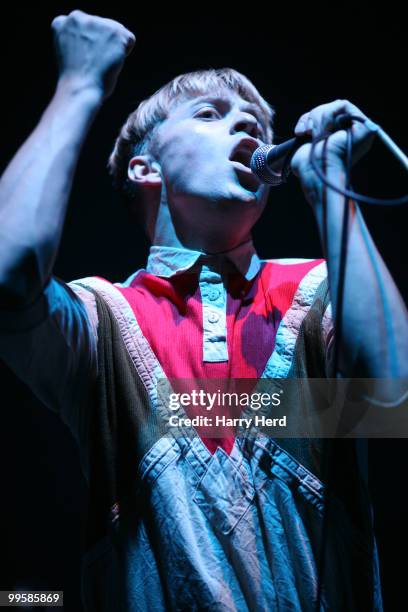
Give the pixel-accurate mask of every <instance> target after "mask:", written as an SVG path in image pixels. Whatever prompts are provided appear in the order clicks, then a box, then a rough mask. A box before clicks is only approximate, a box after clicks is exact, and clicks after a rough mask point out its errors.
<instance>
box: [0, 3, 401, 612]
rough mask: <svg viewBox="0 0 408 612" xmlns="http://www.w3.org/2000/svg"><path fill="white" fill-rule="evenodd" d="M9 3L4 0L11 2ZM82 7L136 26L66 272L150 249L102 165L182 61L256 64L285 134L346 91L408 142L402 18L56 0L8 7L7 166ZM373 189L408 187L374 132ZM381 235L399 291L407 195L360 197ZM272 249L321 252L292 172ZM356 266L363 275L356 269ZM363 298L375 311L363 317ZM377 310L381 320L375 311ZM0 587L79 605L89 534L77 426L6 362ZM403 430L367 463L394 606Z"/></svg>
mask: <svg viewBox="0 0 408 612" xmlns="http://www.w3.org/2000/svg"><path fill="white" fill-rule="evenodd" d="M4 6H5V5H4ZM74 8H80V9H82V10H84V11H87V12H90V13H95V14H100V15H102V16H106V17H111V18H113V19H117V20H119V21H121V22H122V23H123V24H124V25H126V26H127V27H128V28H129V29H130V30H132V31H133V32H135V34H136V36H137V43H136V47H135V49H134V51H133V53H132V55H131V56H130V57H129V58H128V60H127V62H126V66H125V68H124V70H123V73H122V75H121V78H120V81H119V84H118V87H117V89H116V91H115V93H114V95H113V96H112V97H111V98H110V99H109V100H108V101H107V102H106V104H105V105H104V107H103V108H102V110H101V112H100V114H99V116H98V118H97V120H96V121H95V124H94V125H93V127H92V129H91V132H90V134H89V137H88V139H87V142H86V144H85V146H84V149H83V151H82V155H81V159H80V163H79V167H78V171H77V174H76V178H75V183H74V187H73V192H72V197H71V203H70V208H69V211H68V215H67V221H66V225H65V230H64V235H63V240H62V244H61V247H60V251H59V255H58V259H57V262H56V265H55V273H56V274H57V275H58V276H59V277H61V278H63V279H65V280H72V279H74V278H80V277H83V276H87V275H91V274H97V275H99V276H104V277H106V278H108V279H109V280H112V281H119V280H122V279H124V278H126V277H127V276H128V275H129V274H130V273H131V272H132V271H134V270H136V269H137V268H139V267H141V266H143V265H144V262H145V257H146V251H147V248H148V245H147V242H146V240H145V238H144V236H143V234H142V232H141V231H140V230H139V228H137V227H130V226H129V224H128V222H127V217H126V215H125V213H124V211H123V209H122V205H121V202H120V201H119V199H118V198H117V196H116V195H115V194H114V193H113V191H111V189H110V184H109V178H108V176H107V173H106V171H105V166H106V160H107V157H108V155H109V152H110V149H111V146H112V143H113V140H114V138H115V136H116V133H117V131H118V129H119V127H120V125H121V124H122V122H123V121H124V119H125V117H126V116H127V114H128V113H129V112H130V111H131V110H133V108H134V107H135V106H136V104H137V103H138V102H139V101H140V100H142V99H144V98H145V97H147V96H148V95H150V94H151V93H152V92H153V91H155V90H156V89H157V88H158V87H159V86H161V85H162V84H163V83H164V82H167V81H168V80H169V79H171V78H172V77H173V76H175V75H177V74H179V73H181V72H186V71H190V70H195V69H198V68H209V67H222V66H231V67H234V68H236V69H238V70H240V71H241V72H243V73H245V74H246V75H247V76H249V77H250V78H251V79H252V80H253V82H254V83H255V85H256V86H257V87H258V89H259V90H260V91H261V93H262V94H263V95H264V97H265V98H266V99H267V100H268V101H269V102H271V103H272V104H273V106H274V107H275V109H276V114H277V116H276V124H275V132H276V136H277V138H278V139H282V140H284V139H285V138H288V137H290V136H291V134H292V130H293V127H294V125H295V123H296V121H297V118H298V117H299V116H300V115H301V114H302V113H303V112H305V111H307V110H309V109H311V108H313V107H314V106H316V105H318V104H321V103H324V102H328V101H330V100H334V99H336V98H348V99H350V100H351V101H352V102H353V103H354V104H356V105H357V106H359V107H360V108H361V109H362V110H363V111H364V112H365V114H367V115H368V116H369V117H371V118H372V119H373V120H374V121H377V122H378V123H380V125H382V127H383V128H384V129H385V130H386V131H387V132H388V133H389V134H390V135H391V136H392V137H393V138H394V139H395V140H396V141H397V142H398V143H399V145H400V146H401V147H402V148H404V145H406V132H405V133H404V130H403V128H404V127H405V107H406V100H405V99H404V91H403V84H404V72H405V71H404V63H403V61H402V59H401V57H400V56H401V54H402V52H403V44H402V41H403V38H404V34H405V32H404V25H403V24H404V19H403V18H402V13H398V10H397V9H396V7H395V6H392V5H391V4H389V5H388V13H387V14H386V13H385V12H384V8H383V12H380V11H379V9H375V8H373V7H372V6H371V7H370V8H369V9H368V8H364V7H362V6H357V7H356V6H354V7H353V8H352V9H350V11H348V10H347V7H346V6H345V5H344V4H343V5H342V8H341V12H340V10H339V9H337V8H336V7H333V8H332V9H328V8H326V9H324V10H323V9H318V8H317V7H313V6H311V5H308V6H307V7H306V8H304V9H303V10H302V11H301V12H299V11H298V9H297V8H296V7H295V6H292V7H291V8H289V9H288V10H286V11H285V10H282V9H281V10H279V11H277V9H276V7H273V8H270V7H269V6H261V5H258V6H257V7H255V6H252V5H251V3H248V6H244V5H243V6H242V7H241V8H238V7H236V8H234V9H233V8H230V9H227V11H226V12H225V13H224V12H223V14H222V17H221V6H220V5H217V4H216V3H207V4H197V5H194V6H193V5H191V6H190V8H189V9H188V10H186V9H185V8H182V7H181V6H180V7H176V6H174V7H173V9H172V10H171V9H169V8H167V10H166V11H165V12H163V9H162V8H161V7H160V6H159V5H157V4H156V3H152V5H151V6H150V7H149V6H146V5H145V6H143V7H141V6H137V5H136V4H134V3H133V4H132V3H129V4H128V5H127V7H126V8H125V7H124V5H123V6H121V5H120V4H119V3H118V2H114V3H111V5H105V6H103V8H102V7H101V4H100V3H98V4H96V3H90V2H82V3H80V2H78V4H73V3H63V2H55V3H48V4H42V5H41V6H39V7H33V6H32V5H29V4H28V5H27V6H23V5H21V3H20V4H19V6H15V7H13V6H10V5H9V6H8V7H6V8H4V9H2V26H1V28H2V37H1V48H2V72H1V82H2V102H3V105H2V108H3V112H2V122H1V124H2V145H3V146H2V148H1V163H2V168H4V167H5V166H6V164H7V161H8V160H9V159H10V158H11V156H12V155H13V154H14V152H15V151H16V150H17V148H18V146H19V145H20V144H21V143H22V142H23V140H24V139H25V138H26V136H27V135H28V134H29V132H30V131H31V130H32V129H33V127H34V126H35V124H36V122H37V121H38V119H39V117H40V114H41V112H42V110H43V109H44V107H45V106H46V104H47V102H48V100H49V98H50V96H51V95H52V92H53V89H54V85H55V77H56V66H55V61H54V52H53V45H52V37H51V31H50V23H51V20H52V18H53V17H54V16H56V15H58V14H67V13H68V12H69V11H71V10H73V9H74ZM353 176H354V185H355V187H356V188H358V189H361V190H362V191H363V192H365V193H370V194H372V195H377V196H384V197H385V196H397V195H400V194H402V193H403V192H404V190H405V191H406V180H405V178H404V175H403V171H402V169H401V168H400V167H399V166H398V163H397V162H396V161H394V160H393V158H392V157H391V156H390V155H389V154H388V153H387V152H386V151H385V150H384V149H383V147H382V146H381V145H379V144H375V145H374V146H373V148H372V151H371V152H370V154H369V155H368V156H366V158H365V159H364V160H363V161H362V162H360V164H359V165H358V166H357V167H356V168H355V170H354V171H353ZM363 212H364V215H365V218H366V220H367V223H368V225H369V228H370V231H371V232H372V234H373V236H374V239H375V241H376V244H377V246H378V248H379V249H380V251H381V253H382V255H383V257H384V259H385V261H386V263H387V264H388V266H389V268H390V270H391V272H392V274H393V276H394V278H395V280H396V282H397V284H398V286H399V288H400V290H401V292H402V294H403V296H404V298H405V300H407V297H408V282H407V281H408V279H407V276H406V274H405V265H404V263H405V262H406V260H407V244H406V243H407V241H406V240H405V220H406V208H405V209H404V208H402V207H399V208H384V207H381V208H378V207H371V208H369V207H368V206H364V207H363ZM255 239H256V245H257V247H258V251H259V253H260V255H261V256H263V257H296V256H297V257H318V256H321V250H320V245H319V241H318V237H317V232H316V229H315V225H314V220H313V217H312V213H311V210H310V209H309V207H308V205H307V204H306V202H305V200H304V198H303V195H302V193H301V190H300V187H299V185H298V184H297V182H296V179H294V178H292V179H291V180H290V181H289V183H288V184H287V185H286V186H285V187H283V188H277V189H275V190H274V191H273V193H272V195H271V199H270V203H269V206H268V208H267V210H266V212H265V214H264V216H263V218H262V222H261V223H260V224H259V225H258V227H257V228H256V231H255ZM362 280H363V279H362ZM369 317H370V313H367V319H368V320H369ZM371 324H373V325H375V321H373V322H372V323H371ZM1 390H2V393H1V398H2V399H1V404H2V405H1V440H0V441H1V447H0V448H1V455H0V466H1V468H0V469H1V483H2V487H1V536H0V537H1V548H0V550H1V553H0V554H1V558H2V562H3V569H2V570H1V574H0V587H1V588H3V589H4V588H30V589H35V588H37V589H39V588H48V589H61V590H64V592H65V601H66V604H65V609H66V610H76V611H78V610H81V605H80V599H79V575H80V549H81V537H82V533H83V528H84V523H83V517H84V510H85V484H84V481H83V479H82V476H81V472H80V468H79V460H78V456H77V452H76V449H75V446H74V443H73V441H72V439H71V436H70V434H69V432H68V431H67V430H66V429H65V428H64V427H63V426H62V425H61V424H60V422H59V421H58V420H57V418H56V417H55V416H54V415H53V414H50V413H49V412H48V411H47V410H46V409H45V408H44V407H43V406H41V405H40V404H39V403H38V402H37V401H36V400H35V398H33V397H32V395H31V394H30V392H29V391H28V389H26V388H25V387H24V386H22V385H21V384H19V383H18V381H16V379H15V378H14V376H13V375H12V374H11V372H10V371H9V370H8V369H7V367H5V366H3V367H2V368H1ZM407 448H408V447H407V443H406V441H405V440H375V441H370V443H369V462H370V463H369V477H370V487H371V494H372V497H373V503H374V510H375V524H376V533H377V539H378V544H379V550H380V560H381V567H382V582H383V591H384V599H385V603H386V609H388V610H392V609H394V602H395V601H397V599H399V598H401V600H402V601H403V600H404V599H405V593H404V586H405V585H404V579H405V571H404V570H405V564H402V562H399V561H397V558H398V555H400V554H401V556H400V558H403V557H402V553H403V552H404V550H405V549H406V546H407V543H408V542H407V529H406V527H405V522H404V517H405V515H406V511H407V506H406V501H405V500H404V485H405V482H406V477H405V475H406V471H405V468H406V459H405V458H406V451H407Z"/></svg>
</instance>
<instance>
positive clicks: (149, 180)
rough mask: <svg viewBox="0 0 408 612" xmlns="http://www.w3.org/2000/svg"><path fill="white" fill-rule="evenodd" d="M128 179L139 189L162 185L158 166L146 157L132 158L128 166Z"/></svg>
mask: <svg viewBox="0 0 408 612" xmlns="http://www.w3.org/2000/svg"><path fill="white" fill-rule="evenodd" d="M128 178H129V180H130V181H132V183H136V184H137V185H139V186H140V187H142V186H145V187H149V186H151V187H157V186H159V185H161V183H162V175H161V171H160V165H159V164H158V163H157V162H155V161H153V160H152V158H151V157H149V156H148V155H137V156H136V157H132V159H131V160H130V162H129V166H128Z"/></svg>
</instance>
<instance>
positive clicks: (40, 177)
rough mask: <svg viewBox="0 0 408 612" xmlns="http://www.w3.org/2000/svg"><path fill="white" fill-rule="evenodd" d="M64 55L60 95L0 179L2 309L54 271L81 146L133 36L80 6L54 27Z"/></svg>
mask: <svg viewBox="0 0 408 612" xmlns="http://www.w3.org/2000/svg"><path fill="white" fill-rule="evenodd" d="M52 27H53V31H54V37H55V44H56V50H57V55H58V60H59V69H60V71H59V80H58V83H57V87H56V91H55V94H54V97H53V99H52V100H51V102H50V104H49V106H48V108H47V109H46V110H45V112H44V114H43V116H42V117H41V120H40V122H39V124H38V126H37V127H36V128H35V130H34V131H33V133H32V134H31V136H30V137H29V138H28V139H27V141H26V142H25V143H24V144H23V146H22V147H21V148H20V150H19V151H18V152H17V154H16V155H15V157H14V158H13V160H12V161H11V163H10V164H9V166H8V167H7V169H6V171H5V172H4V174H3V176H2V178H1V181H0V306H3V307H4V306H5V307H14V306H20V305H26V304H29V303H31V302H33V301H34V300H35V299H36V297H38V295H39V294H40V293H41V291H42V289H43V288H44V286H45V284H46V283H47V281H48V279H49V277H50V275H51V273H52V268H53V264H54V261H55V257H56V254H57V250H58V246H59V242H60V239H61V233H62V229H63V224H64V219H65V213H66V207H67V203H68V199H69V194H70V190H71V185H72V180H73V176H74V171H75V167H76V163H77V161H78V157H79V154H80V150H81V146H82V144H83V142H84V140H85V137H86V135H87V132H88V129H89V127H90V126H91V124H92V121H93V119H94V117H95V116H96V114H97V112H98V109H99V108H100V106H101V104H102V102H103V100H104V99H105V98H106V97H107V96H108V95H110V93H112V91H113V89H114V86H115V84H116V80H117V77H118V75H119V72H120V70H121V68H122V66H123V62H124V59H125V57H126V53H127V52H129V51H130V50H131V48H132V46H133V43H134V40H135V39H134V36H133V34H132V33H131V32H129V31H128V30H126V28H124V27H123V26H122V25H120V24H119V23H117V22H115V21H112V20H110V19H104V18H101V17H94V16H90V15H86V14H85V13H82V12H81V11H74V12H73V13H71V14H70V15H68V16H60V17H57V18H56V19H55V20H54V21H53V24H52Z"/></svg>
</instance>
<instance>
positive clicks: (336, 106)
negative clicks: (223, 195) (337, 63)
mask: <svg viewBox="0 0 408 612" xmlns="http://www.w3.org/2000/svg"><path fill="white" fill-rule="evenodd" d="M357 117H359V118H361V120H362V121H364V124H363V123H360V122H358V123H355V122H353V121H352V118H357ZM351 125H352V126H353V145H354V146H353V149H354V151H353V161H357V158H358V159H359V158H360V157H362V156H363V155H364V154H365V153H366V152H367V151H368V149H369V148H370V146H371V144H372V141H373V135H374V128H375V127H377V126H375V124H373V123H372V122H370V120H369V119H368V118H367V117H366V116H365V115H363V113H361V111H360V110H359V109H358V108H357V107H356V106H354V105H353V104H351V103H350V102H348V101H347V100H336V101H335V102H331V103H329V104H322V105H321V106H318V107H316V108H315V109H313V110H312V111H310V112H309V113H305V114H304V115H302V116H301V117H300V119H299V121H298V123H297V124H296V127H295V135H296V136H295V138H291V139H290V140H288V141H286V142H283V143H282V144H279V145H264V146H262V147H259V149H257V150H256V151H255V152H254V154H253V156H252V160H251V169H252V172H254V174H256V175H257V176H258V178H260V179H261V180H262V181H263V182H265V183H269V184H271V185H279V184H281V183H282V182H285V181H286V178H287V176H288V175H289V172H290V170H292V171H293V172H294V173H295V174H296V175H297V176H301V175H306V174H307V173H308V170H309V169H310V150H311V144H310V143H311V141H312V140H313V139H314V138H317V137H319V136H320V135H324V134H326V135H327V136H329V137H328V150H327V155H328V156H329V157H330V158H331V160H332V161H333V162H334V163H338V164H339V165H340V164H342V163H343V162H344V159H345V156H346V133H345V132H344V131H343V130H345V129H346V128H349V127H350V126H351ZM340 130H341V131H340ZM303 145H305V146H303ZM322 148H323V147H322V146H321V145H320V146H319V149H320V151H321V150H322Z"/></svg>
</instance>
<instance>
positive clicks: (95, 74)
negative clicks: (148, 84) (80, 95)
mask: <svg viewBox="0 0 408 612" xmlns="http://www.w3.org/2000/svg"><path fill="white" fill-rule="evenodd" d="M51 27H52V29H53V32H54V40H55V46H56V50H57V58H58V65H59V78H60V81H64V82H65V83H67V84H68V85H69V86H72V88H73V89H74V90H80V89H86V88H90V89H96V90H98V91H99V92H100V93H101V95H102V97H103V98H106V97H108V96H109V95H110V94H111V93H112V92H113V90H114V88H115V85H116V81H117V79H118V76H119V73H120V71H121V69H122V66H123V63H124V61H125V58H126V56H127V55H128V54H129V53H130V52H131V50H132V48H133V46H134V44H135V40H136V39H135V36H134V34H132V32H130V31H129V30H127V29H126V28H125V27H124V26H123V25H121V24H120V23H118V22H117V21H113V20H112V19H105V18H103V17H96V16H95V15H88V14H87V13H83V12H82V11H73V12H72V13H70V14H69V15H59V16H58V17H56V18H55V19H54V20H53V22H52V26H51Z"/></svg>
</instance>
